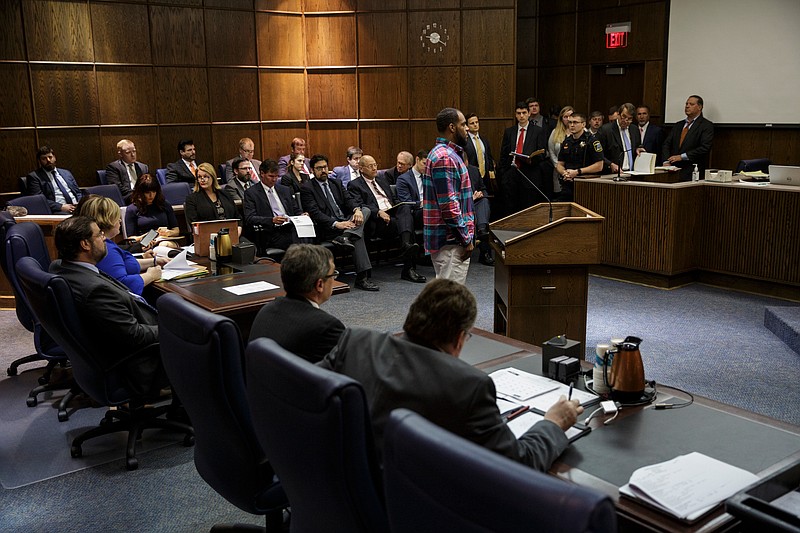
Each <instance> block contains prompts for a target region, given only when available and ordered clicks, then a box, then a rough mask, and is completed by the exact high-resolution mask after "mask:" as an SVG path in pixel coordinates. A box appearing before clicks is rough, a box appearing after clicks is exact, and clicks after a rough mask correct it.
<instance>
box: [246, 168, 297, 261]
mask: <svg viewBox="0 0 800 533" xmlns="http://www.w3.org/2000/svg"><path fill="white" fill-rule="evenodd" d="M258 173H259V176H260V178H261V183H260V185H256V186H255V187H250V188H248V189H247V190H246V191H245V193H244V228H245V229H244V230H245V235H247V236H248V237H249V238H251V239H253V240H254V241H255V242H256V243H257V245H258V249H259V253H260V252H262V251H263V250H265V249H266V248H280V249H281V250H286V249H287V248H289V246H291V245H292V243H293V242H295V240H296V238H295V232H294V227H293V225H292V223H291V222H290V221H289V216H297V215H300V209H299V208H298V207H297V203H296V202H295V201H294V198H292V191H291V189H289V187H286V186H284V185H281V184H280V183H278V162H277V161H274V160H272V159H267V160H266V161H264V162H263V163H261V166H260V167H259V169H258Z"/></svg>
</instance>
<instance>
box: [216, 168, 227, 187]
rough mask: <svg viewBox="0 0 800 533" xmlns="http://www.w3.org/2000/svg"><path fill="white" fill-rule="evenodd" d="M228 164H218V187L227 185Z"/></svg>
mask: <svg viewBox="0 0 800 533" xmlns="http://www.w3.org/2000/svg"><path fill="white" fill-rule="evenodd" d="M227 170H228V163H220V164H219V168H218V169H217V172H218V174H217V181H219V184H220V185H225V184H226V183H228V172H227Z"/></svg>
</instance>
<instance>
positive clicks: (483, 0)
mask: <svg viewBox="0 0 800 533" xmlns="http://www.w3.org/2000/svg"><path fill="white" fill-rule="evenodd" d="M515 3H516V2H515V1H514V0H461V7H462V9H463V8H478V9H487V8H490V7H511V8H513V7H514V4H515ZM529 3H535V2H534V1H533V0H526V1H525V2H520V4H529Z"/></svg>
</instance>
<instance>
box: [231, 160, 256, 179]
mask: <svg viewBox="0 0 800 533" xmlns="http://www.w3.org/2000/svg"><path fill="white" fill-rule="evenodd" d="M234 159H236V158H235V157H232V158H230V159H228V160H227V161H225V183H230V182H231V181H232V180H234V179H236V178H235V177H234V176H233V160H234ZM250 162H251V163H253V168H254V169H255V170H256V176H258V167H260V166H261V161H259V160H258V159H251V160H250Z"/></svg>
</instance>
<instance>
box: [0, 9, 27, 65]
mask: <svg viewBox="0 0 800 533" xmlns="http://www.w3.org/2000/svg"><path fill="white" fill-rule="evenodd" d="M0 28H3V31H2V32H0V57H2V58H3V59H16V60H19V61H23V60H24V59H25V38H24V36H23V31H22V8H21V7H20V4H19V0H7V1H6V2H4V3H3V8H2V9H0Z"/></svg>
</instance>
